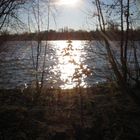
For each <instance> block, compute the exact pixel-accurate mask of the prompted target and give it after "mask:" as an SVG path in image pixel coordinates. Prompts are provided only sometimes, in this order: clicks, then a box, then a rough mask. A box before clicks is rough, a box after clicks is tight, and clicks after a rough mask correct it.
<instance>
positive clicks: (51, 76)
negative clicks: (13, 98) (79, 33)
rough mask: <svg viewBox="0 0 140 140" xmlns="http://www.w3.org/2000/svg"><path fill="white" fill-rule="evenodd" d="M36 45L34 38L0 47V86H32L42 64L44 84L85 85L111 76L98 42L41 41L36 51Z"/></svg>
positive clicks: (39, 74) (49, 85)
mask: <svg viewBox="0 0 140 140" xmlns="http://www.w3.org/2000/svg"><path fill="white" fill-rule="evenodd" d="M37 45H38V43H37V42H36V41H9V42H7V43H5V44H3V45H2V46H1V47H0V89H1V88H7V89H11V88H20V87H24V86H25V87H27V86H28V85H34V83H35V81H36V78H35V77H36V74H38V76H39V78H40V79H41V74H42V71H43V64H45V65H44V72H45V73H44V84H45V86H46V87H51V88H58V87H60V88H62V89H70V88H74V87H76V86H82V87H87V86H92V85H93V84H96V83H99V82H104V81H106V79H109V78H110V77H113V75H112V73H111V71H110V70H109V65H108V63H107V61H106V59H107V58H106V56H105V55H104V54H105V52H106V51H105V48H104V47H103V45H102V44H101V42H98V41H92V42H89V41H72V42H68V41H48V42H46V41H42V42H41V44H40V45H41V47H40V49H39V50H38V52H39V54H37ZM115 49H116V48H114V50H115ZM114 53H115V51H114ZM116 53H117V51H116ZM37 56H38V60H39V64H38V70H37V71H36V62H37ZM44 58H45V63H44Z"/></svg>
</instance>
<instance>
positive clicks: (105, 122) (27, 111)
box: [0, 84, 140, 140]
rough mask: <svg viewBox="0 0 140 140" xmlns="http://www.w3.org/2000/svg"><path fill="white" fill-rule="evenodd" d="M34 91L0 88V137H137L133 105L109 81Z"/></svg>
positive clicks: (139, 124) (139, 128)
mask: <svg viewBox="0 0 140 140" xmlns="http://www.w3.org/2000/svg"><path fill="white" fill-rule="evenodd" d="M134 91H135V93H138V92H139V89H138V88H136V89H135V90H134ZM34 92H35V91H33V89H32V90H31V89H25V90H24V91H21V90H17V89H15V90H0V139H1V140H12V139H14V140H46V139H47V140H59V139H61V140H93V139H94V140H139V139H140V119H139V118H140V108H139V105H138V104H137V103H136V102H135V100H133V98H131V97H130V96H128V95H126V94H123V93H122V92H120V90H119V88H117V87H115V86H114V85H112V84H106V85H105V84H104V85H98V86H94V87H92V88H87V89H72V90H60V89H57V90H55V89H49V90H48V89H47V90H44V91H43V92H42V94H41V95H40V97H39V98H38V100H36V101H35V100H34Z"/></svg>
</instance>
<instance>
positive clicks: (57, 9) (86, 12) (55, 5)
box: [21, 0, 93, 31]
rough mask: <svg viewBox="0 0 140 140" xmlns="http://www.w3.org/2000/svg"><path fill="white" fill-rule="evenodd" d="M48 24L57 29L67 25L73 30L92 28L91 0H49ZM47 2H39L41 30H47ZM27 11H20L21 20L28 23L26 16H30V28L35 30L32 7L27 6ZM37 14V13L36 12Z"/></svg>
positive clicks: (50, 27)
mask: <svg viewBox="0 0 140 140" xmlns="http://www.w3.org/2000/svg"><path fill="white" fill-rule="evenodd" d="M44 1H45V0H44ZM50 1H51V4H50V5H51V6H50V7H51V8H50V9H51V10H50V11H51V12H50V26H49V29H53V30H59V29H61V28H64V27H68V28H71V29H74V30H92V28H93V25H91V24H90V20H91V18H92V15H93V14H92V9H93V5H92V3H91V2H92V0H50ZM47 8H48V6H47V3H43V4H42V3H40V9H41V14H40V19H41V22H40V24H41V26H40V27H41V30H47V20H48V18H47V17H48V15H47V12H48V10H47ZM27 9H28V10H29V13H30V14H29V15H28V14H27V13H28V12H27V11H26V12H23V11H21V12H22V14H21V17H22V21H24V22H25V23H26V24H27V23H28V16H29V17H30V21H29V23H30V29H31V30H32V31H36V30H37V22H36V20H35V19H36V16H35V15H34V12H33V9H32V7H27ZM36 15H37V13H36Z"/></svg>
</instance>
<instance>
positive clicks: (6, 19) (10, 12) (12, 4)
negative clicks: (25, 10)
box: [0, 0, 27, 30]
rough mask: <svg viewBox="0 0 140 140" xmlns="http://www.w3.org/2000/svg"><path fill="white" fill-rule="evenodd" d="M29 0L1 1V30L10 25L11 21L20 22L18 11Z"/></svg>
mask: <svg viewBox="0 0 140 140" xmlns="http://www.w3.org/2000/svg"><path fill="white" fill-rule="evenodd" d="M26 2H27V0H1V1H0V30H1V29H2V27H4V26H5V25H8V24H10V20H11V19H15V20H19V21H20V19H19V18H18V10H19V9H20V8H21V7H22V6H23V5H24V4H25V3H26Z"/></svg>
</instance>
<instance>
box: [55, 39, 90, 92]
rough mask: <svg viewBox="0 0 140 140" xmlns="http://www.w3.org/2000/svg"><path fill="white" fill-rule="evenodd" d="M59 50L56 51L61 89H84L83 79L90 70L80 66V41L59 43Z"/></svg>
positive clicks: (81, 47)
mask: <svg viewBox="0 0 140 140" xmlns="http://www.w3.org/2000/svg"><path fill="white" fill-rule="evenodd" d="M59 46H60V49H59V50H58V49H57V52H56V55H57V56H58V65H57V69H59V71H60V73H61V75H60V79H61V80H62V81H63V83H64V84H62V85H61V86H60V87H61V88H62V89H71V88H74V87H80V86H82V87H86V86H87V85H86V83H85V81H84V78H86V77H87V76H88V75H90V74H91V72H90V69H88V68H87V66H85V65H83V64H82V61H83V60H82V58H83V57H81V55H82V53H81V50H82V49H83V46H82V45H81V42H80V41H73V42H65V41H60V42H59Z"/></svg>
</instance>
